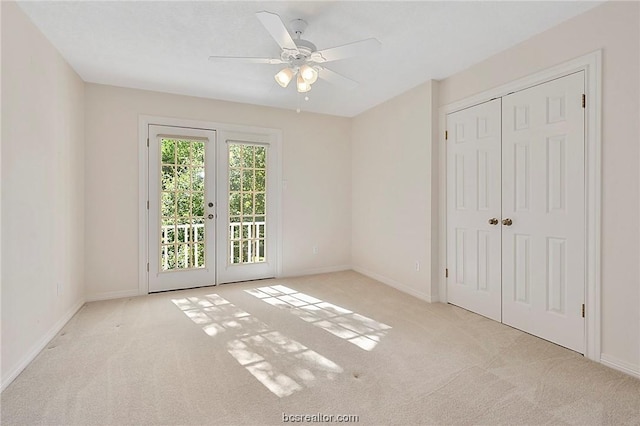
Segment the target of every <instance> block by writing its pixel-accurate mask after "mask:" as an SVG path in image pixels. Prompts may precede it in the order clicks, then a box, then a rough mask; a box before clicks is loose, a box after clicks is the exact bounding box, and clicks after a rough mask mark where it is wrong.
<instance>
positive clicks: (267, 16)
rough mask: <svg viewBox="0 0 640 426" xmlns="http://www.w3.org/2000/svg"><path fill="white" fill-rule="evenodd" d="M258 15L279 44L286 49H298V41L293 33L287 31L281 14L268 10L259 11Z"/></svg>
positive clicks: (294, 50)
mask: <svg viewBox="0 0 640 426" xmlns="http://www.w3.org/2000/svg"><path fill="white" fill-rule="evenodd" d="M256 16H257V17H258V19H259V20H260V22H262V25H264V27H265V29H266V30H267V31H268V32H269V34H271V37H273V39H274V40H275V41H276V43H278V46H280V47H281V48H282V49H285V50H291V51H293V52H297V51H298V46H296V43H295V42H294V41H293V39H292V38H291V34H289V31H287V27H285V26H284V23H283V22H282V19H280V16H278V15H276V14H275V13H271V12H266V11H262V12H257V13H256Z"/></svg>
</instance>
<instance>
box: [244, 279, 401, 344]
mask: <svg viewBox="0 0 640 426" xmlns="http://www.w3.org/2000/svg"><path fill="white" fill-rule="evenodd" d="M245 292H247V293H249V294H250V295H252V296H254V297H257V298H258V299H260V300H262V301H263V302H266V303H268V304H270V305H273V306H276V307H278V308H284V309H287V310H288V311H289V312H291V313H292V314H293V315H296V316H297V317H299V318H300V319H302V320H304V321H306V322H308V323H310V324H313V325H315V326H316V327H320V328H322V329H323V330H325V331H328V332H329V333H331V334H333V335H334V336H337V337H340V338H341V339H344V340H346V341H348V342H350V343H353V344H354V345H356V346H358V347H359V348H361V349H364V350H365V351H371V350H373V349H374V348H375V347H376V345H377V344H378V343H380V340H381V339H382V338H383V337H384V336H385V335H386V334H387V332H388V330H390V329H391V327H390V326H388V325H386V324H383V323H381V322H378V321H376V320H373V319H371V318H368V317H365V316H364V315H360V314H357V313H355V312H352V311H350V310H348V309H345V308H342V307H340V306H337V305H334V304H331V303H329V302H325V301H323V300H320V299H317V298H315V297H313V296H309V295H308V294H304V293H300V292H298V291H296V290H293V289H291V288H289V287H285V286H283V285H274V286H268V287H257V288H254V289H251V290H245Z"/></svg>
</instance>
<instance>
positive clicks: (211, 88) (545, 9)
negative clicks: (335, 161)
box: [20, 1, 602, 117]
mask: <svg viewBox="0 0 640 426" xmlns="http://www.w3.org/2000/svg"><path fill="white" fill-rule="evenodd" d="M600 3H602V2H594V1H592V2H585V1H566V2H546V1H542V2H536V1H534V2H484V1H469V2H466V1H465V2H452V1H423V2H420V1H413V2H400V1H376V2H358V1H320V2H309V1H300V2H291V1H276V2H245V1H225V2H222V1H209V2H182V1H179V2H156V1H135V2H130V1H115V2H93V1H76V2H73V1H72V2H49V1H46V2H21V3H20V6H21V7H22V9H23V10H24V11H25V12H26V13H27V14H28V15H29V16H30V17H31V19H32V20H33V22H35V24H36V25H37V26H38V27H39V28H40V30H41V31H42V32H43V33H44V34H45V35H46V36H47V37H48V39H49V40H50V41H51V42H52V43H53V44H54V45H55V46H56V47H57V48H58V50H59V51H60V52H61V54H62V55H63V56H64V57H65V59H66V60H67V61H68V62H69V63H70V64H71V66H72V67H73V68H74V69H75V70H76V71H77V72H78V74H79V75H80V76H81V77H82V79H84V80H85V81H87V82H92V83H101V84H110V85H115V86H124V87H133V88H139V89H147V90H156V91H161V92H169V93H178V94H184V95H192V96H199V97H206V98H214V99H223V100H229V101H236V102H245V103H251V104H258V105H267V106H273V107H280V108H287V109H296V107H297V106H298V104H300V106H301V108H302V110H304V111H312V112H320V113H326V114H332V115H339V116H346V117H352V116H354V115H357V114H359V113H361V112H363V111H365V110H367V109H369V108H371V107H373V106H375V105H377V104H379V103H381V102H384V101H385V100H387V99H390V98H392V97H394V96H396V95H398V94H400V93H403V92H405V91H407V90H408V89H410V88H412V87H415V86H417V85H419V84H420V83H423V82H425V81H427V80H429V79H442V78H445V77H447V76H450V75H452V74H454V73H456V72H458V71H461V70H463V69H465V68H468V67H469V66H471V65H473V64H475V63H477V62H479V61H481V60H483V59H485V58H487V57H489V56H491V55H493V54H495V53H497V52H500V51H502V50H504V49H506V48H508V47H510V46H513V45H514V44H517V43H518V42H520V41H523V40H525V39H527V38H529V37H531V36H532V35H534V34H537V33H540V32H542V31H544V30H546V29H548V28H551V27H553V26H555V25H556V24H558V23H560V22H562V21H564V20H567V19H569V18H571V17H573V16H575V15H578V14H580V13H582V12H584V11H586V10H588V9H590V8H592V7H594V6H596V5H598V4H600ZM262 10H267V11H270V12H275V13H277V14H279V15H280V16H281V17H282V20H283V21H284V22H285V24H287V25H288V23H289V21H290V20H292V19H295V18H302V19H304V20H306V21H307V22H308V23H309V26H308V28H307V30H306V32H305V34H304V36H303V38H305V39H307V40H309V41H311V42H313V43H315V44H316V46H317V47H318V49H325V48H328V47H334V46H338V45H342V44H347V43H351V42H354V41H357V40H361V39H365V38H369V37H375V38H377V39H378V40H380V42H381V43H382V49H381V50H380V51H379V52H378V53H375V54H372V55H368V56H365V57H358V58H352V59H346V60H341V61H336V62H332V63H331V64H330V66H328V68H331V69H333V70H334V71H336V72H339V73H341V74H343V75H345V76H346V77H349V78H351V79H354V80H356V81H359V82H360V85H359V86H358V87H357V88H356V89H353V90H344V89H339V88H337V87H335V86H332V85H330V84H329V83H327V82H325V81H322V80H318V82H316V83H315V84H314V85H313V88H312V90H311V92H309V97H310V99H309V101H304V100H303V99H301V98H302V97H301V96H299V95H298V94H297V92H296V91H295V85H294V84H291V85H289V87H288V88H286V89H283V88H281V87H280V86H278V85H277V84H276V82H275V80H274V79H273V75H274V74H275V73H276V72H277V71H278V70H279V69H280V68H281V67H282V66H281V65H262V64H229V63H214V62H210V61H208V57H209V56H210V55H229V56H258V57H279V53H280V50H279V48H278V45H277V44H276V43H275V41H274V40H273V39H272V38H271V37H270V36H269V34H268V33H267V31H266V30H265V29H264V27H263V26H262V25H261V23H260V22H259V21H258V19H257V18H256V17H255V15H254V14H255V12H258V11H262Z"/></svg>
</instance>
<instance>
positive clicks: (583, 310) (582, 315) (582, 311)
mask: <svg viewBox="0 0 640 426" xmlns="http://www.w3.org/2000/svg"><path fill="white" fill-rule="evenodd" d="M582 318H584V303H583V304H582Z"/></svg>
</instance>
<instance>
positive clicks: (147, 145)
mask: <svg viewBox="0 0 640 426" xmlns="http://www.w3.org/2000/svg"><path fill="white" fill-rule="evenodd" d="M148 147H149V138H147V148H148Z"/></svg>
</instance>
